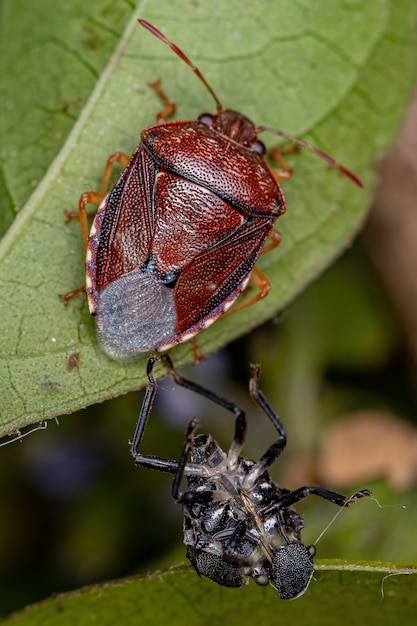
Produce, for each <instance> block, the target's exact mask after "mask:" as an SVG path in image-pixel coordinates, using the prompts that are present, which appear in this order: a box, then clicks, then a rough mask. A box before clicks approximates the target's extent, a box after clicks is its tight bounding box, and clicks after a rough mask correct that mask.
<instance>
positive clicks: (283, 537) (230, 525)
mask: <svg viewBox="0 0 417 626" xmlns="http://www.w3.org/2000/svg"><path fill="white" fill-rule="evenodd" d="M161 359H163V361H164V362H165V364H166V365H167V367H168V371H169V374H170V375H171V376H172V377H173V378H174V380H175V382H176V383H177V384H178V385H181V386H183V387H185V388H186V389H188V390H190V391H194V392H195V393H198V394H201V395H203V396H204V397H206V398H208V399H209V400H211V401H213V402H214V403H215V404H217V405H218V406H220V407H222V408H224V409H226V410H228V411H229V412H230V413H232V414H233V415H234V417H235V430H234V437H233V441H232V444H231V446H230V448H229V450H228V451H224V450H222V448H221V447H220V446H219V444H218V443H217V442H216V441H215V440H214V439H213V437H212V436H211V435H208V434H203V435H195V430H196V428H197V425H198V422H197V420H196V419H193V420H191V422H190V423H189V425H188V428H187V432H186V440H185V444H184V447H183V450H182V454H181V457H180V459H179V461H178V462H177V461H171V460H168V459H163V458H159V457H155V456H148V455H144V454H142V453H141V452H140V451H139V445H140V442H141V439H142V436H143V432H144V429H145V426H146V423H147V420H148V418H149V415H150V412H151V409H152V404H153V401H154V398H155V394H156V390H157V385H156V381H155V378H154V376H153V367H154V365H155V363H156V362H157V361H158V360H159V359H158V358H156V357H153V358H151V359H150V360H149V362H148V369H147V373H148V378H149V385H148V387H147V389H146V392H145V396H144V400H143V404H142V408H141V411H140V414H139V419H138V423H137V427H136V431H135V435H134V438H133V442H132V446H131V453H132V456H133V458H134V460H135V463H136V464H137V465H139V466H141V467H146V468H148V469H155V470H160V471H164V472H168V473H171V474H173V475H174V480H173V484H172V495H173V497H174V499H175V500H176V502H178V503H179V504H181V505H182V508H183V515H184V522H183V533H184V544H185V546H186V550H187V556H188V558H189V559H190V561H191V563H192V565H193V566H194V569H195V570H196V572H197V573H198V574H199V575H200V576H206V577H207V578H210V579H211V580H213V581H214V582H216V583H217V584H219V585H223V586H225V587H242V586H243V585H245V584H246V583H248V582H249V580H250V579H251V578H252V579H253V580H254V581H255V582H256V583H257V584H258V585H261V586H265V585H268V584H271V585H272V586H273V587H275V588H276V589H277V591H278V593H279V595H280V597H281V599H291V598H297V597H298V596H300V595H302V594H303V593H304V592H305V591H306V589H307V588H308V585H309V583H310V581H311V578H312V575H313V556H314V554H315V547H314V546H309V547H308V546H305V545H304V544H303V542H302V538H301V531H302V528H303V523H302V519H301V517H300V516H299V515H298V514H297V512H296V511H295V510H294V505H295V504H296V503H297V502H298V501H299V500H302V499H303V498H305V497H307V496H308V495H311V494H313V495H316V496H319V497H321V498H324V499H325V500H328V501H330V502H333V503H335V504H337V505H339V506H342V507H343V506H348V505H350V504H352V503H354V502H356V501H357V500H358V499H360V498H362V497H364V496H369V495H370V492H369V491H368V490H364V491H361V492H358V493H356V494H354V496H352V497H351V498H347V497H345V496H343V495H341V494H339V493H336V492H334V491H329V490H327V489H324V488H322V487H315V486H306V487H301V488H299V489H296V490H294V491H289V490H288V489H285V488H283V487H280V486H279V485H277V484H276V483H275V482H274V481H273V480H272V478H271V476H270V475H269V473H268V468H269V467H270V466H271V465H272V464H273V463H274V461H275V460H276V459H277V458H278V457H279V456H280V454H281V453H282V452H283V451H284V449H285V446H286V432H285V428H284V425H283V424H282V422H281V420H280V418H279V417H278V415H277V414H276V412H275V411H274V409H273V408H272V407H271V405H270V404H269V402H268V400H267V399H266V398H265V396H264V395H263V394H262V392H261V390H260V389H259V386H258V379H259V367H258V366H253V368H252V377H251V380H250V394H251V397H252V399H253V400H254V401H255V403H256V404H258V406H259V407H260V408H261V410H262V411H263V412H264V413H265V414H266V416H267V417H268V418H269V419H270V421H271V422H272V424H273V425H274V427H275V429H276V431H277V439H276V441H274V442H273V443H272V445H270V447H269V448H268V449H267V450H266V452H265V453H264V454H263V455H262V457H261V458H260V460H259V461H252V460H249V459H246V458H244V457H242V456H241V450H242V447H243V445H244V443H245V438H246V430H247V424H246V415H245V413H244V412H243V411H242V410H241V409H240V408H239V407H238V406H237V405H235V404H234V403H233V402H230V401H229V400H228V399H226V398H224V397H222V396H220V395H218V394H217V393H215V392H212V391H210V390H208V389H206V388H205V387H202V386H200V385H198V384H197V383H194V382H193V381H190V380H188V379H184V378H183V377H182V376H180V375H179V374H178V373H177V372H176V371H175V369H174V367H173V365H172V363H171V361H170V359H169V357H167V356H166V355H165V356H163V357H161Z"/></svg>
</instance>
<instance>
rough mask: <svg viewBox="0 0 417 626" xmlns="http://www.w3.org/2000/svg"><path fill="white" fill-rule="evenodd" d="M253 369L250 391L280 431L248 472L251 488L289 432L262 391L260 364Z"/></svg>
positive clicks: (246, 482) (278, 451)
mask: <svg viewBox="0 0 417 626" xmlns="http://www.w3.org/2000/svg"><path fill="white" fill-rule="evenodd" d="M251 371H252V376H251V378H250V381H249V392H250V395H251V398H252V400H253V401H254V402H256V404H257V405H258V406H259V407H260V408H261V409H262V411H263V412H264V413H265V414H266V416H267V417H269V419H270V421H271V422H272V424H273V425H274V427H275V428H276V430H277V431H278V435H279V436H278V439H277V440H276V441H275V442H274V443H273V444H272V445H271V446H270V447H269V448H268V449H267V451H266V452H265V453H264V454H263V455H262V457H261V458H260V460H259V461H258V462H257V463H256V464H255V465H254V466H253V467H252V469H251V470H250V472H249V473H248V475H247V477H246V479H245V486H246V487H247V488H250V487H251V486H252V485H253V484H254V483H255V482H256V481H257V480H258V478H259V476H261V474H263V472H264V471H265V470H266V469H267V468H268V467H270V466H271V465H272V463H273V462H274V461H275V460H276V459H277V458H278V457H279V455H280V454H281V452H282V451H283V450H284V448H285V446H286V445H287V433H286V430H285V426H284V424H283V423H282V422H281V419H280V418H279V416H278V414H277V413H276V412H275V411H274V409H273V408H272V407H271V405H270V404H269V402H268V400H267V399H266V398H265V396H264V394H263V393H262V391H261V390H260V389H259V374H260V367H259V365H251Z"/></svg>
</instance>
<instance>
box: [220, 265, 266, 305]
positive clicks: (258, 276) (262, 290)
mask: <svg viewBox="0 0 417 626" xmlns="http://www.w3.org/2000/svg"><path fill="white" fill-rule="evenodd" d="M249 280H250V281H251V282H252V283H253V284H254V285H255V287H258V289H259V292H258V293H255V294H253V296H249V297H247V298H245V299H244V300H242V301H241V302H238V303H237V304H234V305H233V306H232V308H231V309H230V310H229V311H226V313H224V314H223V315H222V317H227V316H229V315H233V314H234V313H237V312H238V311H242V309H246V307H248V306H252V304H255V302H258V301H259V300H262V299H263V298H266V296H267V295H268V294H269V292H270V291H271V283H270V282H269V280H268V279H267V277H266V276H265V274H262V272H261V271H260V270H258V268H257V267H254V268H253V270H252V272H251V275H250V278H249Z"/></svg>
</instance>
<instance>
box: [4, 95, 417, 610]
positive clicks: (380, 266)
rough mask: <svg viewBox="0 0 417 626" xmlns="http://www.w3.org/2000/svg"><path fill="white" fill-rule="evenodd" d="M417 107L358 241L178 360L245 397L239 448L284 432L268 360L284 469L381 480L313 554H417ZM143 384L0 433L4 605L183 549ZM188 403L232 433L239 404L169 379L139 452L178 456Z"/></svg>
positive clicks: (292, 481)
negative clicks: (146, 464)
mask: <svg viewBox="0 0 417 626" xmlns="http://www.w3.org/2000/svg"><path fill="white" fill-rule="evenodd" d="M416 120H417V113H416V101H415V102H414V104H413V106H412V107H411V108H410V111H409V114H408V118H407V120H406V123H405V126H404V128H403V131H402V134H401V135H400V137H399V139H398V141H397V143H396V146H395V147H394V149H393V150H392V151H391V153H390V154H389V155H388V157H387V158H386V159H385V160H384V161H383V162H382V163H381V166H380V184H379V186H378V189H377V192H376V197H375V201H374V206H373V208H372V212H371V216H370V218H369V220H368V223H367V225H366V228H365V230H364V232H363V234H362V235H361V236H360V237H359V238H358V240H357V241H356V242H355V244H354V245H353V247H352V248H351V249H350V250H349V251H348V252H346V253H345V254H344V256H343V257H342V258H341V259H339V261H338V262H337V263H335V265H334V266H333V267H332V268H330V269H329V270H328V271H327V272H326V273H325V274H324V275H323V276H322V277H321V278H320V279H319V280H317V281H316V282H315V283H314V284H313V285H312V286H311V287H310V288H309V289H307V290H306V291H305V292H304V293H303V294H302V295H301V296H300V297H299V298H298V299H297V300H296V301H295V302H294V303H293V304H292V305H291V306H289V307H288V308H287V309H286V310H285V311H283V312H281V314H280V315H277V317H276V318H275V319H274V320H272V321H271V322H269V323H268V324H266V325H264V326H262V327H260V328H258V329H257V330H255V331H254V332H252V333H251V334H250V335H248V336H247V337H244V338H243V339H241V340H239V341H236V342H234V343H233V344H231V345H229V346H228V347H227V348H226V349H225V350H223V351H222V352H220V353H217V354H215V355H211V356H209V357H207V359H206V360H205V361H204V362H203V363H201V364H200V365H198V366H196V367H189V368H188V369H186V370H183V371H182V373H184V375H187V376H189V377H191V378H193V379H194V380H198V381H199V382H201V383H204V384H205V385H207V386H208V387H211V388H212V389H215V390H216V391H218V392H219V393H221V394H223V395H226V396H227V397H230V398H231V399H233V400H234V401H235V402H236V403H237V404H239V405H241V406H242V407H243V408H246V409H247V410H248V413H249V431H248V441H247V445H246V447H245V450H244V453H245V456H248V457H251V458H254V459H257V458H259V456H260V455H261V454H262V453H263V452H264V451H265V449H266V447H267V446H268V445H269V444H270V442H271V440H272V438H273V437H274V436H275V434H274V431H273V429H272V427H271V425H270V424H269V423H268V420H267V419H266V418H265V416H263V415H262V414H260V413H259V411H258V409H257V408H256V407H255V406H253V405H251V402H250V400H249V398H248V391H247V383H248V378H249V367H248V366H249V363H251V362H259V363H261V364H262V378H261V387H262V389H263V390H264V392H265V394H266V395H267V397H268V398H269V400H270V402H271V403H272V405H273V406H274V407H275V409H276V410H277V411H278V412H279V414H280V415H281V417H282V419H283V421H284V423H285V425H286V426H287V430H288V446H287V450H286V452H285V454H284V455H283V456H282V458H281V459H280V460H279V461H278V462H277V463H276V464H275V465H274V466H273V468H272V472H271V473H272V475H273V476H274V478H275V479H276V481H277V482H278V483H280V484H282V485H283V486H285V487H287V488H295V487H298V486H301V485H302V484H311V483H313V484H314V483H316V484H317V483H318V484H322V485H325V486H326V487H329V488H333V489H337V490H340V491H342V492H344V493H346V494H350V493H353V491H354V490H356V489H357V488H361V487H368V488H370V489H371V490H372V491H373V492H374V494H375V496H376V498H377V500H378V503H379V504H378V503H376V502H375V501H372V500H367V501H361V502H359V503H358V504H357V505H356V506H354V507H352V508H350V509H347V510H344V511H343V512H342V514H341V515H340V516H339V517H338V518H337V520H336V521H335V523H334V524H333V525H332V527H331V528H330V529H329V530H328V531H327V532H326V534H325V536H324V537H323V539H322V540H321V541H320V542H319V544H318V549H317V553H318V558H348V559H367V560H368V559H381V560H395V561H413V560H414V561H415V560H416V559H417V530H416V524H415V510H416V506H417V491H416V481H417V429H416V426H417V424H416V415H417V410H416V409H417V393H416V360H417V316H416V310H417V272H416V269H415V268H416V267H417V259H415V257H416V255H417V245H416V242H417V215H416V210H417V207H416V201H415V198H416V197H417V193H416V187H417V182H416V181H417V175H416V169H417V165H416V163H415V157H414V155H415V154H416V153H417V138H416V135H417V131H416V128H417V123H416ZM77 366H82V363H80V364H76V363H74V367H77ZM141 398H142V394H141V393H134V394H131V395H128V396H124V397H120V398H117V399H116V400H113V401H110V402H107V403H104V404H101V405H97V406H94V407H91V408H89V409H87V410H85V411H81V412H79V413H77V414H74V415H72V416H70V417H66V416H64V417H62V418H61V419H60V420H59V424H57V423H55V422H54V421H51V422H50V423H49V425H48V428H47V429H46V430H41V431H39V432H36V433H34V434H32V435H30V436H28V437H27V438H25V439H24V440H23V441H22V442H20V443H13V444H11V445H6V446H4V447H2V448H0V481H1V482H0V489H1V514H0V562H1V570H0V616H4V615H6V614H8V613H9V612H10V611H12V610H15V609H17V608H20V607H22V606H24V605H26V604H28V603H31V602H34V601H36V600H39V599H42V598H45V597H48V596H49V595H51V594H52V593H56V592H60V591H63V590H70V589H73V588H76V587H79V586H81V585H87V584H90V583H93V582H99V581H104V580H108V579H110V578H117V577H121V576H126V575H130V574H135V573H143V572H146V571H148V570H152V569H155V568H161V567H168V566H170V565H173V564H175V563H178V562H180V561H183V560H184V559H185V551H184V548H183V546H182V545H181V542H182V531H181V524H182V516H181V510H180V507H179V506H178V505H177V504H176V503H175V502H174V501H173V500H172V498H171V496H170V489H171V481H172V477H170V476H169V475H163V474H159V473H156V472H152V471H149V470H143V469H139V468H136V467H135V466H134V463H133V461H132V459H131V457H130V454H129V448H128V440H129V439H130V438H131V437H132V435H133V432H134V426H135V423H136V418H137V414H138V411H139V408H140V404H141ZM193 416H196V417H198V418H199V420H200V422H201V425H202V426H201V430H202V431H203V432H204V431H206V432H211V433H212V434H213V436H215V438H216V439H218V441H219V442H220V443H221V444H222V445H223V446H225V447H227V446H228V445H229V444H230V441H231V438H232V435H233V419H232V417H231V416H230V415H228V414H227V413H225V412H224V411H221V410H220V409H218V407H216V406H212V405H210V404H208V403H207V402H206V401H204V400H203V399H201V398H199V397H198V396H195V395H194V394H191V393H190V392H185V391H184V390H181V389H178V388H177V389H174V384H173V382H172V380H171V379H169V378H165V379H164V380H163V381H161V383H160V386H159V389H158V398H157V403H156V406H155V410H154V413H153V415H152V419H151V420H150V422H149V425H148V428H147V430H146V433H145V438H144V442H143V448H142V449H143V451H145V452H148V453H152V454H156V455H160V456H166V457H169V458H174V459H177V458H178V456H179V454H180V451H181V447H182V443H183V438H184V429H185V427H186V424H187V422H188V421H189V419H190V418H191V417H193ZM298 510H299V511H300V512H301V513H302V514H303V515H304V520H305V530H304V534H303V538H304V542H305V543H306V544H309V543H313V542H315V540H316V538H317V536H318V535H319V533H320V532H321V531H322V530H323V529H324V528H325V527H326V525H327V524H328V522H329V521H330V520H331V519H332V517H333V516H334V515H335V514H336V513H337V512H338V509H337V507H334V506H333V505H332V504H329V503H327V502H324V501H319V500H318V499H317V498H316V499H315V498H314V497H311V498H309V499H308V501H305V502H303V503H301V504H300V505H299V507H298Z"/></svg>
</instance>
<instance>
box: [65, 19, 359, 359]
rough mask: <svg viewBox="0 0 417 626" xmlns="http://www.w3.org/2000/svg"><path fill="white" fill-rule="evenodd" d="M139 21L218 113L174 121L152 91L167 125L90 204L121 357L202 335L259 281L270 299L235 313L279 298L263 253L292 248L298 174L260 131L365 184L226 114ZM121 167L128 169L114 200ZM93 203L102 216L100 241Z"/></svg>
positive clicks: (103, 325)
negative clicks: (288, 193) (286, 216)
mask: <svg viewBox="0 0 417 626" xmlns="http://www.w3.org/2000/svg"><path fill="white" fill-rule="evenodd" d="M139 22H140V24H141V25H142V26H143V27H144V28H146V29H147V30H148V31H149V32H150V33H151V34H152V35H154V36H155V37H157V38H158V39H160V40H161V41H162V42H163V43H165V44H166V45H168V46H169V47H170V48H171V49H172V51H173V52H174V53H175V54H176V55H177V56H178V57H179V58H180V59H181V60H182V61H183V62H185V63H186V64H187V65H189V66H190V67H191V69H192V71H193V72H194V73H195V75H196V76H197V77H198V79H199V80H200V81H201V82H202V83H203V85H204V86H205V88H206V89H207V90H208V92H209V93H210V95H211V97H212V99H213V100H214V103H215V106H216V113H214V114H206V113H204V114H202V115H200V117H199V118H197V119H195V120H186V121H167V117H169V116H170V115H172V113H173V112H174V111H175V104H174V103H173V102H172V101H171V100H170V99H169V98H168V96H167V95H166V94H165V92H164V90H163V88H162V85H161V83H160V81H155V82H153V83H151V86H152V87H153V88H154V90H155V92H156V94H157V96H158V97H159V98H160V99H161V100H162V103H163V110H162V111H160V112H159V113H157V115H156V122H157V123H156V124H155V125H153V126H150V127H149V128H146V129H144V130H143V131H142V133H141V140H140V142H139V144H138V146H137V148H136V150H135V152H134V153H133V155H132V157H129V156H128V155H127V154H124V153H122V152H116V153H115V154H113V155H112V156H111V157H109V159H108V161H107V164H106V168H105V171H104V174H103V182H102V186H101V189H100V191H96V192H86V193H83V194H82V196H81V198H80V200H79V208H78V217H79V218H80V223H81V230H82V236H83V241H84V245H85V248H86V292H87V296H88V303H89V310H90V313H91V314H92V315H94V316H95V320H96V329H97V337H98V341H99V343H100V344H101V346H102V348H103V350H104V351H105V352H106V353H107V354H108V355H109V356H110V357H112V358H114V359H119V360H130V359H134V358H135V357H137V356H138V355H140V354H141V353H143V352H149V351H152V350H156V351H164V350H167V349H168V348H171V347H172V346H175V345H177V344H179V343H182V342H184V341H188V340H189V339H192V338H193V337H195V335H197V334H198V333H199V332H200V331H202V330H204V329H205V328H207V327H208V326H209V325H210V324H212V323H213V322H214V321H215V320H217V319H218V318H219V317H220V316H221V315H223V314H224V313H225V312H226V311H227V310H228V309H229V308H230V307H231V306H232V305H233V304H234V302H235V301H236V299H237V298H238V297H239V295H240V294H241V293H242V291H244V289H245V288H246V286H247V284H248V282H249V280H251V281H252V282H253V283H254V284H255V286H257V287H258V288H259V292H257V293H255V294H254V295H252V296H250V297H247V298H246V299H244V300H243V301H241V302H240V303H239V304H238V305H235V306H234V308H233V311H237V310H239V309H241V308H244V307H246V306H248V305H250V304H253V303H255V302H257V301H258V300H260V299H261V298H264V297H265V296H266V295H267V294H268V293H269V291H270V287H271V286H270V283H269V281H268V279H267V278H266V277H265V276H264V275H263V274H262V273H261V272H260V271H259V270H258V269H257V268H256V267H255V263H256V261H257V259H258V257H259V255H260V254H261V251H263V252H266V251H268V250H271V249H272V248H274V247H276V246H277V245H278V243H279V241H280V237H279V234H278V232H277V231H276V230H274V225H275V222H276V221H277V219H278V218H279V217H280V216H281V215H282V214H283V213H285V210H286V204H285V199H284V195H283V193H282V190H281V187H280V185H279V181H282V180H287V179H288V178H289V177H290V176H291V169H290V168H289V166H288V164H287V163H286V162H285V160H284V158H283V157H282V154H281V155H280V154H279V153H277V152H275V154H276V155H277V160H278V162H279V165H280V166H281V168H282V169H273V168H272V167H270V165H268V163H267V161H266V159H265V147H264V145H263V143H262V142H261V141H260V140H259V139H258V134H259V133H261V132H263V131H270V132H272V133H274V134H276V135H278V136H280V137H284V138H285V139H287V140H289V141H291V142H292V143H293V144H295V145H297V146H303V147H306V148H308V149H309V150H311V151H312V152H313V153H315V154H316V155H317V156H319V157H320V158H322V159H324V160H325V161H326V162H328V163H329V164H330V165H332V166H334V167H336V168H338V169H339V171H340V172H342V173H343V174H345V175H346V176H348V177H349V178H350V179H351V180H353V182H355V183H356V184H360V181H359V180H358V179H357V178H356V176H355V175H354V174H352V173H351V172H350V171H349V170H347V169H346V168H344V167H343V166H341V165H340V164H339V163H338V162H337V161H335V160H334V159H333V158H332V157H330V156H329V155H327V154H325V153H323V152H322V151H320V150H318V149H316V148H314V147H313V146H311V145H310V144H307V143H306V142H305V141H302V140H299V139H296V138H294V137H291V136H290V135H288V134H286V133H283V132H281V131H277V130H274V129H269V128H267V127H264V126H258V127H256V126H255V125H254V124H253V123H252V121H251V120H250V119H248V118H247V117H245V116H244V115H243V114H242V113H240V112H238V111H232V110H228V109H224V108H223V106H222V104H221V102H220V100H219V98H218V97H217V95H216V94H215V92H214V90H213V89H212V87H211V86H210V85H209V83H208V82H207V80H206V79H205V78H204V76H203V75H202V73H201V72H200V70H199V69H198V68H197V67H196V66H195V65H194V64H193V63H192V62H191V60H190V59H189V58H188V57H187V56H186V55H185V54H184V52H183V51H182V50H181V49H180V48H178V46H177V45H176V44H174V43H172V42H170V41H169V40H168V39H167V38H166V37H165V35H163V33H161V32H160V31H159V30H158V29H157V28H156V27H155V26H153V25H152V24H150V23H149V22H147V21H145V20H139ZM115 162H117V163H119V164H121V165H122V166H123V167H124V168H125V169H124V171H123V172H122V174H121V176H120V178H119V180H118V181H117V183H116V185H115V186H114V187H113V189H112V190H111V191H110V192H109V193H107V189H108V183H109V179H110V174H111V169H112V166H113V164H114V163H115ZM90 203H91V204H95V205H98V210H97V213H96V216H95V219H94V223H93V225H92V228H91V231H90V235H89V236H88V227H87V212H86V206H87V204H90ZM267 239H268V243H267V245H266V246H264V244H265V242H266V241H267ZM75 293H76V291H74V292H71V293H70V294H67V297H66V298H65V297H64V300H65V301H67V300H68V299H69V298H70V297H71V296H72V295H74V294H75Z"/></svg>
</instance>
